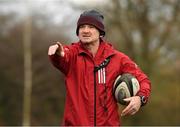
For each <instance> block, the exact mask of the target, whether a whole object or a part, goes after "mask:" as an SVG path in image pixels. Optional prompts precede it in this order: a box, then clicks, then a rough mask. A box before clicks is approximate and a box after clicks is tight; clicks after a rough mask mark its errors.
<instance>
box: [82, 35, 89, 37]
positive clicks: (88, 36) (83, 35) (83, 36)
mask: <svg viewBox="0 0 180 127" xmlns="http://www.w3.org/2000/svg"><path fill="white" fill-rule="evenodd" d="M83 37H91V36H90V35H83Z"/></svg>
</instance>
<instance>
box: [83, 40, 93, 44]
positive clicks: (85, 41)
mask: <svg viewBox="0 0 180 127" xmlns="http://www.w3.org/2000/svg"><path fill="white" fill-rule="evenodd" d="M81 42H82V43H84V44H88V43H91V41H88V40H81Z"/></svg>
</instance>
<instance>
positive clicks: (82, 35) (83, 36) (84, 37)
mask: <svg viewBox="0 0 180 127" xmlns="http://www.w3.org/2000/svg"><path fill="white" fill-rule="evenodd" d="M99 34H100V33H99V31H98V29H97V28H96V27H94V26H93V25H81V26H80V27H79V36H78V37H79V39H80V40H81V42H82V43H84V44H88V43H94V42H98V41H99Z"/></svg>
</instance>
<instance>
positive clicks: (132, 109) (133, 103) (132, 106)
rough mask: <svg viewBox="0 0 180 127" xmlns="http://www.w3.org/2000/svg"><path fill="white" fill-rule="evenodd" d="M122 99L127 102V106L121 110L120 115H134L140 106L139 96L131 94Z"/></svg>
mask: <svg viewBox="0 0 180 127" xmlns="http://www.w3.org/2000/svg"><path fill="white" fill-rule="evenodd" d="M124 101H126V102H129V104H128V106H127V107H126V108H125V109H124V110H123V111H122V113H121V116H126V115H134V114H135V113H136V112H137V111H139V109H140V107H141V100H140V97H139V96H133V97H129V98H126V99H124Z"/></svg>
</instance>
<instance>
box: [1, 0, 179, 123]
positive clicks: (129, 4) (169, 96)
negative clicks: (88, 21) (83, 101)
mask: <svg viewBox="0 0 180 127" xmlns="http://www.w3.org/2000/svg"><path fill="white" fill-rule="evenodd" d="M84 3H85V4H84ZM86 9H97V10H99V11H100V12H102V13H103V15H104V17H105V24H106V38H105V39H106V40H108V41H110V42H112V44H113V46H114V47H116V49H118V50H120V51H122V52H124V53H126V54H127V55H129V56H130V57H131V59H133V60H134V61H135V62H136V63H137V64H138V65H139V66H140V68H142V70H143V71H144V72H145V73H146V74H147V75H148V76H149V77H150V80H151V82H152V94H151V98H150V101H149V104H148V105H147V106H145V107H143V108H142V109H141V110H140V111H139V112H138V113H137V114H136V115H134V116H128V117H122V118H121V121H122V125H137V126H139V125H151V126H152V125H167V126H170V125H180V109H179V107H180V87H179V85H180V79H179V75H180V36H179V33H180V1H179V0H149V1H147V0H109V1H108V0H106V1H95V0H92V1H90V0H86V1H85V2H81V1H75V0H74V1H70V0H67V1H65V0H64V1H63V0H52V1H50V0H44V1H43V0H36V1H34V0H29V1H28V0H27V1H23V0H14V1H11V0H0V58H1V60H0V86H1V88H0V125H1V126H10V125H17V126H19V125H22V121H23V115H22V114H23V110H22V109H23V96H24V93H23V91H24V53H25V51H24V46H23V41H24V40H23V38H24V36H25V34H26V33H25V31H24V27H25V23H26V22H27V17H28V19H29V20H31V32H30V33H29V34H31V51H32V94H31V114H30V116H31V121H30V123H31V125H37V126H38V125H40V126H45V125H60V123H61V121H62V116H63V109H64V102H65V87H64V80H63V78H64V77H63V75H62V74H61V73H60V72H59V71H58V70H56V69H55V68H54V67H53V66H52V65H51V63H50V62H49V59H48V56H47V50H48V47H49V46H50V45H51V44H53V43H54V42H55V41H61V42H63V43H64V44H70V43H71V42H73V41H77V37H76V35H75V29H76V22H77V19H78V17H79V14H80V13H82V11H83V10H86ZM123 108H124V107H122V106H119V112H121V110H122V109H123Z"/></svg>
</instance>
